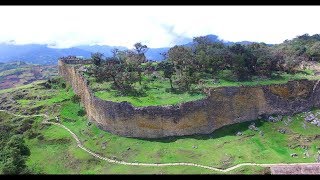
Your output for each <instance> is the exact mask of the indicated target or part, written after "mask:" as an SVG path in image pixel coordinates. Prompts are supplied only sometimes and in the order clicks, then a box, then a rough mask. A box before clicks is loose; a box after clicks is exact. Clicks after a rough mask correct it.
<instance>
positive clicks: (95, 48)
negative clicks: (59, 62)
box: [75, 45, 128, 57]
mask: <svg viewBox="0 0 320 180" xmlns="http://www.w3.org/2000/svg"><path fill="white" fill-rule="evenodd" d="M75 48H78V49H82V50H85V51H88V52H100V53H103V54H104V55H105V56H106V57H110V56H112V53H111V50H112V49H114V48H118V49H119V50H126V49H128V48H126V47H123V46H108V45H92V46H90V45H81V46H75Z"/></svg>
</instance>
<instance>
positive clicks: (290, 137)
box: [2, 85, 320, 174]
mask: <svg viewBox="0 0 320 180" xmlns="http://www.w3.org/2000/svg"><path fill="white" fill-rule="evenodd" d="M24 90H27V91H28V95H26V96H24V97H22V98H21V99H18V100H17V101H18V102H20V103H21V104H20V106H21V109H20V110H21V112H22V110H25V109H27V110H28V109H32V108H34V107H33V106H28V105H27V104H25V102H26V101H28V99H29V98H30V96H31V97H32V96H35V95H40V94H45V95H46V98H43V100H41V101H39V102H37V100H33V101H34V102H35V105H34V106H37V105H39V104H40V105H41V107H42V109H41V110H40V112H42V113H45V112H49V115H50V116H51V118H52V119H54V117H55V116H57V115H60V117H61V121H62V123H63V124H64V125H65V126H67V127H68V128H70V129H71V130H72V131H73V132H74V133H76V134H77V135H78V136H79V138H80V139H81V141H82V142H83V144H84V146H85V147H87V148H88V149H90V150H92V151H94V152H96V153H99V154H101V155H102V156H105V157H109V158H115V159H118V160H123V161H127V162H145V163H169V162H192V163H198V164H202V165H208V166H213V167H217V168H228V167H231V166H234V165H236V164H239V163H245V162H253V163H293V162H315V157H316V155H317V151H318V149H317V148H319V147H320V139H319V138H317V137H318V136H317V135H319V130H320V129H319V127H316V126H314V125H312V124H306V129H304V128H303V127H302V123H303V121H304V120H303V114H297V115H295V116H294V117H293V118H292V119H293V121H292V122H291V123H290V124H289V125H287V126H286V125H285V123H284V121H279V122H277V123H271V122H265V121H263V120H257V121H254V122H255V123H256V126H257V127H258V128H259V129H260V130H262V131H263V132H264V135H263V136H262V135H260V134H259V133H258V132H257V131H252V130H249V129H248V126H249V125H250V123H251V122H245V123H240V124H235V125H230V126H227V127H223V128H221V129H219V130H216V131H215V132H213V133H211V134H209V135H194V136H185V137H169V138H163V139H149V140H148V139H137V138H126V137H121V136H117V135H113V134H111V133H108V132H105V131H102V130H100V129H99V128H97V127H96V126H95V125H94V124H92V125H90V126H89V125H88V120H87V118H86V117H85V116H79V115H78V112H79V111H80V110H81V108H82V107H81V104H79V103H73V102H72V101H71V100H70V98H71V97H72V96H73V92H72V89H70V88H69V87H67V88H66V89H62V88H57V89H50V91H51V93H50V94H48V93H47V94H46V93H45V92H46V91H48V90H46V89H44V88H41V87H40V85H33V86H32V87H30V88H27V89H24ZM19 91H21V89H15V90H11V92H10V94H11V95H15V93H16V92H19ZM2 95H3V94H2ZM42 96H44V95H42ZM25 98H28V99H25ZM53 105H55V106H53ZM313 111H314V112H318V111H320V110H317V109H315V110H313ZM285 119H286V117H284V120H285ZM41 121H42V118H36V119H35V122H34V124H33V126H32V128H33V130H34V131H36V132H39V133H40V135H39V136H38V137H36V138H30V139H29V138H26V143H27V145H28V147H29V148H30V150H31V156H30V157H29V159H28V161H27V165H28V167H30V168H32V169H33V170H34V172H38V173H46V174H131V173H133V174H163V173H164V174H168V173H170V174H208V173H214V174H216V173H220V172H216V171H211V170H207V169H202V168H197V167H177V166H175V167H159V168H157V167H136V166H124V165H118V164H111V163H108V162H104V161H100V160H97V159H95V158H94V157H92V156H91V155H90V154H87V153H86V152H84V151H82V150H81V149H80V148H78V147H77V146H76V142H75V140H74V139H72V137H71V135H70V134H69V133H68V132H67V131H66V130H64V129H62V128H61V127H57V126H53V125H51V126H47V125H41V124H40V122H41ZM280 128H285V129H287V132H288V133H286V134H281V133H280V132H278V130H279V129H280ZM238 131H241V132H242V133H243V135H242V136H236V133H237V132H238ZM40 136H42V138H40ZM303 146H306V147H308V149H307V151H308V153H309V157H305V156H304V154H303V153H304V152H306V150H305V149H303V148H302V147H303ZM291 153H297V154H298V156H297V157H291V156H290V154H291ZM266 172H267V170H266V169H265V168H261V167H252V166H247V167H242V168H239V169H236V170H233V171H231V172H228V173H231V174H234V173H239V174H252V173H253V174H261V173H266Z"/></svg>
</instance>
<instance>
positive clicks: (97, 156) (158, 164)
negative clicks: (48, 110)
mask: <svg viewBox="0 0 320 180" xmlns="http://www.w3.org/2000/svg"><path fill="white" fill-rule="evenodd" d="M0 111H1V112H6V113H8V114H10V115H13V116H16V117H45V119H44V121H43V122H42V123H43V124H52V125H56V126H60V127H61V128H64V129H65V130H67V131H68V132H69V133H70V134H71V135H72V137H73V138H74V139H75V140H76V142H77V146H78V147H79V148H81V149H82V150H84V151H86V152H87V153H89V154H91V155H92V156H94V157H96V158H98V159H100V160H104V161H108V162H110V163H116V164H122V165H129V166H147V167H160V166H194V167H200V168H205V169H210V170H214V171H220V172H229V171H232V170H234V169H237V168H239V167H242V166H261V167H271V166H280V165H287V166H296V165H315V164H318V165H320V163H291V164H286V163H277V164H257V163H241V164H238V165H235V166H233V167H230V168H227V169H219V168H215V167H211V166H204V165H200V164H195V163H183V162H181V163H130V162H125V161H118V160H113V159H109V158H107V157H102V156H100V155H99V154H96V153H94V152H92V151H91V150H89V149H87V148H85V147H84V146H83V145H82V143H81V141H80V139H79V138H78V136H77V135H76V134H75V133H73V132H72V131H71V130H70V129H69V128H67V127H66V126H64V125H63V124H60V123H56V122H49V121H48V118H49V116H48V115H46V114H37V115H18V114H14V113H11V112H8V111H6V110H0Z"/></svg>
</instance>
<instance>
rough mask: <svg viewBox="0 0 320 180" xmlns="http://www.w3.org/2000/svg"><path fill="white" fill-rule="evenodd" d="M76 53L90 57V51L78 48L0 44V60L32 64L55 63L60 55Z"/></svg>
mask: <svg viewBox="0 0 320 180" xmlns="http://www.w3.org/2000/svg"><path fill="white" fill-rule="evenodd" d="M68 55H77V56H84V57H90V55H91V53H90V52H89V51H85V50H82V49H78V48H66V49H55V48H49V47H47V45H41V44H27V45H13V44H0V61H1V62H9V61H18V60H20V61H25V62H28V63H32V64H56V63H57V59H58V58H59V57H61V56H68Z"/></svg>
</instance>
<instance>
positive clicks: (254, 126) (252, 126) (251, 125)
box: [248, 123, 259, 131]
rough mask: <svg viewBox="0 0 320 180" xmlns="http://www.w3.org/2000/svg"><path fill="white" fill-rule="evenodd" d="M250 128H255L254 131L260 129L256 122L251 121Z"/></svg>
mask: <svg viewBox="0 0 320 180" xmlns="http://www.w3.org/2000/svg"><path fill="white" fill-rule="evenodd" d="M248 128H249V129H250V130H253V131H259V128H257V127H256V124H255V123H251V124H250V126H249V127H248Z"/></svg>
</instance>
